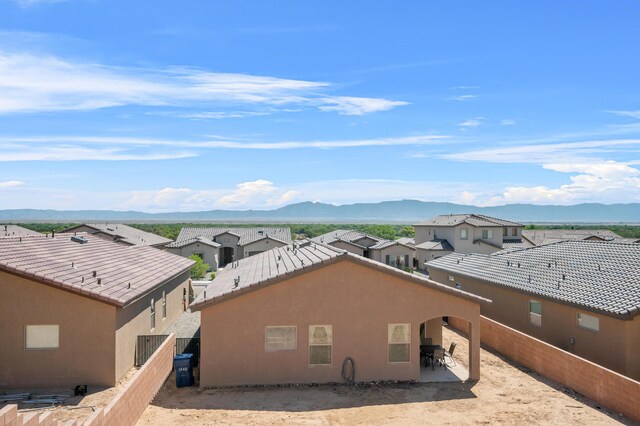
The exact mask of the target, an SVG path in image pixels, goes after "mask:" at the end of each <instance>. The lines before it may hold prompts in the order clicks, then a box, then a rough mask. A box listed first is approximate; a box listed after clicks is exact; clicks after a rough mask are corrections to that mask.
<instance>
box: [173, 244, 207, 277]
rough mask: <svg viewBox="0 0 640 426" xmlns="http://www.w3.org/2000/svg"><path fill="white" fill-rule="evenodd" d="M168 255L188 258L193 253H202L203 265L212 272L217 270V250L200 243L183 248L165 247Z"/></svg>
mask: <svg viewBox="0 0 640 426" xmlns="http://www.w3.org/2000/svg"><path fill="white" fill-rule="evenodd" d="M167 251H168V252H169V253H173V254H177V255H178V256H182V257H189V256H191V255H192V254H194V253H202V254H203V257H204V258H203V260H204V263H206V264H207V265H209V268H210V269H211V270H212V271H217V270H218V256H219V255H218V248H217V247H211V246H209V245H206V244H202V243H191V244H188V245H186V246H183V247H167Z"/></svg>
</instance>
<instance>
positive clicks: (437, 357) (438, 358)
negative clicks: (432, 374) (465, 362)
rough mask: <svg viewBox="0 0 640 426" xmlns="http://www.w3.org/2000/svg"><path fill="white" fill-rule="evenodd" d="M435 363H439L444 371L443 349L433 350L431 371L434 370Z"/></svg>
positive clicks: (445, 367)
mask: <svg viewBox="0 0 640 426" xmlns="http://www.w3.org/2000/svg"><path fill="white" fill-rule="evenodd" d="M436 362H438V363H440V365H442V366H443V367H444V369H445V370H446V369H447V364H446V363H445V362H444V349H435V350H434V351H433V359H432V361H431V369H432V370H435V365H436Z"/></svg>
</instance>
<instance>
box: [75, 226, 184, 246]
mask: <svg viewBox="0 0 640 426" xmlns="http://www.w3.org/2000/svg"><path fill="white" fill-rule="evenodd" d="M63 232H65V233H71V232H87V233H89V234H93V235H95V236H97V237H100V238H104V239H106V240H110V241H115V242H117V243H119V244H122V245H126V246H131V245H140V246H151V247H156V248H162V247H164V246H165V245H167V244H169V243H171V242H172V240H170V239H169V238H165V237H162V236H160V235H156V234H153V233H151V232H146V231H143V230H141V229H138V228H134V227H132V226H129V225H125V224H123V223H84V224H82V225H78V226H74V227H71V228H68V229H65V230H64V231H63Z"/></svg>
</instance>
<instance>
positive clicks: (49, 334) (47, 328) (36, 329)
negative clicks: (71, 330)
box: [24, 325, 60, 349]
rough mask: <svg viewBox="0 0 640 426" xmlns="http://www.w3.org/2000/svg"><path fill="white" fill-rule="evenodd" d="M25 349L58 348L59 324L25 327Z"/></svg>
mask: <svg viewBox="0 0 640 426" xmlns="http://www.w3.org/2000/svg"><path fill="white" fill-rule="evenodd" d="M24 347H25V349H58V348H59V347H60V326H59V325H28V326H26V327H25V339H24Z"/></svg>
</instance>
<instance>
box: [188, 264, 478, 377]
mask: <svg viewBox="0 0 640 426" xmlns="http://www.w3.org/2000/svg"><path fill="white" fill-rule="evenodd" d="M265 300H268V301H269V303H265ZM479 314H480V307H479V305H478V304H477V303H475V302H472V301H469V300H466V299H463V298H459V297H456V296H453V295H450V294H446V293H443V292H440V291H438V290H435V289H432V288H428V287H425V286H421V285H418V284H415V283H412V282H409V281H407V280H405V279H403V278H401V277H397V276H394V275H391V274H388V273H386V272H383V271H381V270H377V269H374V268H372V267H368V266H363V265H360V264H357V263H355V262H353V261H350V260H343V261H340V262H337V263H334V264H331V265H327V266H324V267H322V268H319V269H316V270H313V271H310V272H307V273H305V274H301V275H297V276H294V277H292V278H290V279H288V280H286V281H283V282H280V283H277V284H274V285H271V286H268V287H264V288H262V289H259V290H257V291H253V292H248V293H245V294H243V295H242V296H238V297H236V298H234V299H230V300H228V301H225V302H222V303H219V304H215V305H211V306H208V307H205V308H204V309H203V310H202V315H201V358H200V384H201V386H205V387H206V386H225V385H248V384H278V383H326V382H341V381H342V377H341V371H342V363H343V360H344V359H345V358H346V357H352V358H353V359H354V361H355V364H356V380H357V381H366V380H392V379H393V380H418V379H419V377H420V359H419V358H420V356H419V352H420V346H419V345H420V324H421V323H423V322H425V321H428V320H430V319H433V318H440V317H442V316H456V317H460V318H463V319H465V320H467V321H470V322H471V324H472V328H473V330H472V335H473V337H472V339H471V344H470V347H471V350H470V362H471V365H472V368H471V371H470V374H471V377H472V378H476V379H477V378H478V377H479V368H480V367H479V366H480V364H479V353H480V340H479V332H478V331H479V320H480V317H479ZM239 319H242V322H243V326H242V327H237V324H238V320H239ZM395 323H410V324H411V360H410V362H407V363H389V361H388V340H387V339H388V336H387V333H388V332H387V330H388V324H395ZM285 325H295V326H297V349H296V350H292V351H279V352H266V351H265V327H266V326H285ZM310 325H331V326H332V327H333V342H332V364H331V365H326V366H325V365H323V366H310V365H309V363H308V356H309V353H308V338H309V336H308V330H309V326H310Z"/></svg>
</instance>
